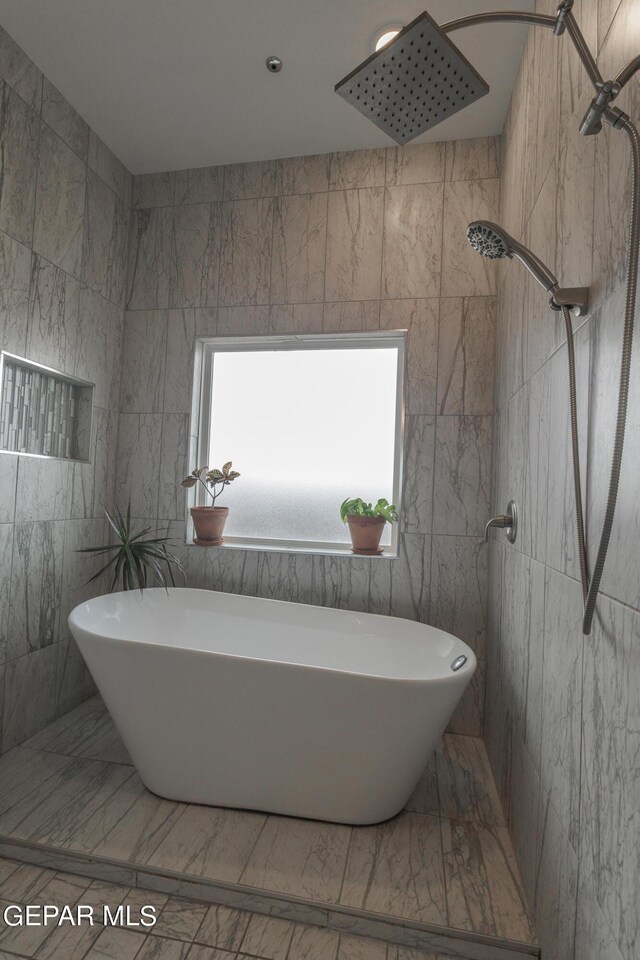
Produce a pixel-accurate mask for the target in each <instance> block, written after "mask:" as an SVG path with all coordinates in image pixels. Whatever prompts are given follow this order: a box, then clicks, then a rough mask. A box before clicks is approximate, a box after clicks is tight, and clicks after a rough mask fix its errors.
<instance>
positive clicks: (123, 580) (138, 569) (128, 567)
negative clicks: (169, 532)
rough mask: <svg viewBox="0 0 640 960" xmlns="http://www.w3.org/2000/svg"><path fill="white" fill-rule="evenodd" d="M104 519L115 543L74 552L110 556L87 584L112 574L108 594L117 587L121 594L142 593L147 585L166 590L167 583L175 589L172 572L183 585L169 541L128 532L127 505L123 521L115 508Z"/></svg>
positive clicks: (180, 569) (177, 562) (128, 514)
mask: <svg viewBox="0 0 640 960" xmlns="http://www.w3.org/2000/svg"><path fill="white" fill-rule="evenodd" d="M105 516H106V518H107V520H108V521H109V524H110V526H111V529H112V530H113V532H114V533H115V543H107V544H104V545H103V546H101V547H84V548H83V549H81V550H78V551H77V552H78V553H94V554H95V555H96V556H107V555H109V554H113V556H112V557H111V559H110V560H108V561H107V563H105V565H104V566H103V567H101V568H100V570H98V572H97V573H96V574H94V576H93V577H91V578H90V579H89V580H87V583H92V582H93V581H94V580H97V579H98V577H101V576H102V574H103V573H106V572H107V571H108V570H111V582H110V585H109V591H110V592H111V593H113V591H114V590H116V589H118V588H119V587H121V588H122V590H139V591H140V593H142V591H143V590H144V588H145V587H147V586H149V584H150V583H156V584H158V585H159V586H161V587H164V588H165V590H166V589H167V586H168V584H169V582H170V583H171V586H173V587H175V585H176V583H175V578H174V575H173V570H174V568H175V569H176V570H178V571H179V572H180V573H181V574H182V577H183V579H184V580H185V581H186V574H185V571H184V567H183V566H182V563H181V562H180V560H179V559H178V557H176V556H175V555H174V554H172V553H169V551H168V550H167V543H169V542H170V541H171V537H147V536H146V535H147V534H148V533H149V531H150V529H151V528H150V527H145V529H144V530H141V531H140V532H139V533H136V534H134V533H132V532H131V504H130V503H129V505H128V506H127V514H126V516H125V517H123V516H122V514H121V513H120V511H119V510H118V509H117V508H116V510H115V511H114V513H113V514H111V513H109V511H108V510H105Z"/></svg>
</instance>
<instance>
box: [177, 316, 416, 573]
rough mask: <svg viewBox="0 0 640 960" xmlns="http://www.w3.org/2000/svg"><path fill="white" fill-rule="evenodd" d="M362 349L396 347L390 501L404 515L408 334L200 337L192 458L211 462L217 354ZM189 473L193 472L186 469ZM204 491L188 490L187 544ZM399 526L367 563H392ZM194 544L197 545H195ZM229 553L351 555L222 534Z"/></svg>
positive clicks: (308, 544)
mask: <svg viewBox="0 0 640 960" xmlns="http://www.w3.org/2000/svg"><path fill="white" fill-rule="evenodd" d="M301 346H302V348H303V349H305V350H326V349H331V348H332V347H333V348H334V349H340V350H361V349H363V347H364V348H369V349H374V350H375V349H388V348H389V346H393V347H395V348H396V349H397V352H398V356H397V368H396V416H395V431H394V436H395V445H394V469H393V494H392V497H393V499H392V502H393V503H395V504H396V505H397V507H398V513H399V514H400V515H401V511H402V489H403V468H404V424H405V416H406V411H405V377H406V363H407V331H406V330H375V331H366V332H363V333H360V332H358V333H309V334H285V335H266V336H220V337H198V338H197V339H196V347H195V358H194V377H193V402H192V411H191V431H190V437H191V441H190V445H189V447H190V456H191V460H192V461H194V462H197V463H198V464H202V463H209V439H210V434H211V416H210V411H211V396H212V388H213V376H214V366H215V354H216V353H221V352H232V353H240V352H253V353H255V352H257V351H265V352H272V351H273V350H274V347H275V348H277V349H278V350H300V348H301ZM189 469H192V467H191V466H190V467H189ZM206 502H207V501H206V499H205V492H204V490H203V489H202V487H201V486H200V484H197V485H196V486H195V487H192V488H191V489H190V490H189V497H188V504H187V531H186V542H187V544H190V545H191V544H193V538H194V529H193V521H192V519H191V514H190V511H189V508H190V507H192V506H204V505H206ZM399 526H400V523H394V524H392V525H391V543H390V544H389V545H388V546H386V547H385V550H384V553H382V554H380V555H379V556H378V557H372V558H371V559H387V560H389V559H394V558H396V557H397V556H398V543H399V533H400V531H399ZM196 546H197V545H196ZM224 546H225V548H227V549H236V550H259V551H262V552H280V553H306V554H321V555H332V556H348V557H354V556H355V555H354V554H353V553H352V551H351V546H350V544H349V543H332V542H323V541H315V540H285V539H282V540H276V539H267V538H263V537H260V538H259V537H256V538H247V537H230V536H225V538H224Z"/></svg>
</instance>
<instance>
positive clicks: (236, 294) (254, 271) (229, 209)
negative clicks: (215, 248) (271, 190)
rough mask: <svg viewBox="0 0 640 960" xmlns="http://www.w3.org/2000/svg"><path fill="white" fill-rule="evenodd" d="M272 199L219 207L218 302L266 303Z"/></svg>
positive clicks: (247, 201) (225, 303)
mask: <svg viewBox="0 0 640 960" xmlns="http://www.w3.org/2000/svg"><path fill="white" fill-rule="evenodd" d="M272 221H273V200H271V199H252V200H239V201H236V202H233V203H223V204H222V220H221V245H220V279H219V303H220V304H222V305H225V306H242V305H245V304H264V303H268V302H269V286H270V270H271V239H272Z"/></svg>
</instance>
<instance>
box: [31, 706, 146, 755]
mask: <svg viewBox="0 0 640 960" xmlns="http://www.w3.org/2000/svg"><path fill="white" fill-rule="evenodd" d="M25 746H29V747H30V748H31V749H33V750H45V751H47V752H50V753H59V754H63V755H65V756H69V757H84V758H85V759H90V760H105V761H108V762H110V763H131V761H130V760H129V759H128V757H127V753H126V751H125V748H124V745H123V743H122V741H121V740H120V737H119V735H118V732H117V730H116V728H115V726H114V725H113V720H112V719H111V717H110V716H109V714H108V712H107V708H106V707H105V705H104V703H103V702H102V700H101V699H100V697H97V696H96V697H92V698H91V699H90V700H86V701H85V702H84V703H82V704H80V706H79V707H76V709H75V710H72V711H71V712H70V713H66V714H65V715H64V716H63V717H60V719H59V720H56V721H55V722H54V723H52V724H50V725H49V726H48V727H46V729H45V730H42V731H41V732H40V733H37V734H36V735H35V737H32V738H31V739H30V740H29V741H28V742H27V744H25Z"/></svg>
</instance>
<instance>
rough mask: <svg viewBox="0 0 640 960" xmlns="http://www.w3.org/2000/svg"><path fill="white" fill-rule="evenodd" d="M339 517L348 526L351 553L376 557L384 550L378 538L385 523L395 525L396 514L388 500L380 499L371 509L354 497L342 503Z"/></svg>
mask: <svg viewBox="0 0 640 960" xmlns="http://www.w3.org/2000/svg"><path fill="white" fill-rule="evenodd" d="M340 517H341V519H342V522H343V523H347V524H349V533H350V534H351V544H352V548H351V549H352V550H353V552H354V553H359V554H363V555H364V556H376V555H377V554H380V553H382V551H383V549H384V548H383V547H381V546H380V538H381V537H382V529H383V527H384V525H385V523H395V522H396V521H397V519H398V514H397V511H396V508H395V507H394V505H393V504H392V503H389V502H388V500H384V499H383V498H381V499H380V500H378V502H377V503H376V505H375V507H373V506H372V505H371V504H370V503H365V502H364V500H361V499H360V497H356V498H355V499H353V500H349V499H347V500H345V501H344V503H343V504H342V506H341V507H340Z"/></svg>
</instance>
